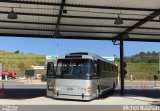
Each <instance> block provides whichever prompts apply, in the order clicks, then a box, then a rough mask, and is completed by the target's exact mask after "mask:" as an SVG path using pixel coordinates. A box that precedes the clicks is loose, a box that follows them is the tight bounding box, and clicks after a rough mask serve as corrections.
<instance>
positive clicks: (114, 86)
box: [113, 82, 116, 90]
mask: <svg viewBox="0 0 160 111" xmlns="http://www.w3.org/2000/svg"><path fill="white" fill-rule="evenodd" d="M115 88H116V84H115V82H114V83H113V90H114V89H115Z"/></svg>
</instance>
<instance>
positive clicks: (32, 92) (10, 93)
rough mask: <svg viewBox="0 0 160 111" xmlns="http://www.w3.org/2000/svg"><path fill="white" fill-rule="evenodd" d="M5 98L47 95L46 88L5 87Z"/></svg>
mask: <svg viewBox="0 0 160 111" xmlns="http://www.w3.org/2000/svg"><path fill="white" fill-rule="evenodd" d="M4 92H5V96H4V97H1V98H3V99H28V98H35V97H41V96H46V89H5V91H4Z"/></svg>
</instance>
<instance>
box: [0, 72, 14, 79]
mask: <svg viewBox="0 0 160 111" xmlns="http://www.w3.org/2000/svg"><path fill="white" fill-rule="evenodd" d="M2 76H7V77H10V78H12V79H15V78H16V73H15V72H14V71H10V72H9V71H6V70H2Z"/></svg>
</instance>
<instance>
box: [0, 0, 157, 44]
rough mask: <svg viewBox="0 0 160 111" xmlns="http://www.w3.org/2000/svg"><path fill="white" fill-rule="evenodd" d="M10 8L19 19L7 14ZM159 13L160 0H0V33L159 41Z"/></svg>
mask: <svg viewBox="0 0 160 111" xmlns="http://www.w3.org/2000/svg"><path fill="white" fill-rule="evenodd" d="M11 8H13V10H14V12H16V14H17V15H18V19H15V20H11V19H8V18H7V16H8V13H9V12H10V11H11ZM63 10H67V13H63ZM118 14H119V15H120V17H121V18H122V19H123V22H124V23H123V24H122V25H115V24H114V21H115V19H116V18H117V17H118ZM159 16H160V0H0V35H1V36H16V37H17V36H18V37H36V38H65V39H90V40H115V39H117V40H118V39H119V38H120V37H121V36H122V35H123V34H128V35H129V38H127V39H125V40H126V41H155V42H159V41H160V17H159ZM57 31H59V32H60V35H61V36H55V34H54V33H55V32H57Z"/></svg>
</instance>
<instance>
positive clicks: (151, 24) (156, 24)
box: [141, 22, 160, 28]
mask: <svg viewBox="0 0 160 111" xmlns="http://www.w3.org/2000/svg"><path fill="white" fill-rule="evenodd" d="M141 27H152V28H160V22H147V23H145V24H143V25H142V26H141Z"/></svg>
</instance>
